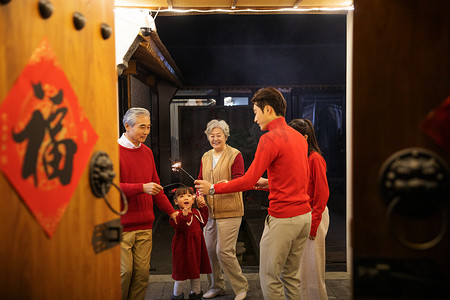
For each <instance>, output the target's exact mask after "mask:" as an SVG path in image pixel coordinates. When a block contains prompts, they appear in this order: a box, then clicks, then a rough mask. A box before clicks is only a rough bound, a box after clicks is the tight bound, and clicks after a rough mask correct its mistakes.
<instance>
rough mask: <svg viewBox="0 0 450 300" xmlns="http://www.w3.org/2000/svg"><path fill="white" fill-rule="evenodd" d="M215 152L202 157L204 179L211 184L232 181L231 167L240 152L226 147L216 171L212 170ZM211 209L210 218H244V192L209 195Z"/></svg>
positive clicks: (208, 200) (208, 201)
mask: <svg viewBox="0 0 450 300" xmlns="http://www.w3.org/2000/svg"><path fill="white" fill-rule="evenodd" d="M213 151H214V149H211V150H209V151H208V152H206V153H205V154H203V157H202V177H203V179H204V180H207V181H209V182H211V183H218V182H219V181H225V180H231V179H232V178H231V175H232V173H231V166H232V165H233V163H234V160H235V159H236V155H238V154H239V153H240V151H239V150H237V149H235V148H233V147H230V146H228V145H227V146H226V147H225V149H224V150H223V152H222V155H221V156H220V158H219V161H218V162H217V165H216V167H215V168H214V170H213V169H212V163H213ZM207 204H208V208H209V217H210V218H214V219H222V218H231V217H242V216H243V215H244V203H243V202H242V192H238V193H230V194H222V195H212V196H211V195H209V196H207Z"/></svg>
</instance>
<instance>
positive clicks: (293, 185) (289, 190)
mask: <svg viewBox="0 0 450 300" xmlns="http://www.w3.org/2000/svg"><path fill="white" fill-rule="evenodd" d="M266 129H268V130H269V132H267V133H266V134H264V135H263V136H261V138H260V140H259V143H258V147H257V149H256V153H255V159H254V160H253V162H252V164H251V165H250V167H249V168H248V170H247V172H246V173H245V175H244V176H242V177H240V178H237V179H234V180H231V181H229V182H227V183H217V184H215V185H214V188H215V190H216V193H217V194H225V193H234V192H238V191H246V190H251V189H253V187H254V185H255V184H256V182H257V181H258V179H259V178H260V177H261V176H262V175H263V173H264V172H265V171H266V170H267V177H268V179H269V190H270V193H269V200H270V203H269V208H268V213H269V214H270V215H271V216H274V217H276V218H290V217H295V216H299V215H303V214H305V213H308V212H310V211H311V207H310V205H309V196H308V193H307V189H308V183H309V165H308V144H307V142H306V139H305V138H304V137H303V136H302V135H301V134H300V133H299V132H298V131H296V130H295V129H293V128H292V127H290V126H288V125H287V124H286V121H285V119H284V118H282V117H280V118H277V119H275V120H273V121H271V122H270V123H269V124H267V128H266Z"/></svg>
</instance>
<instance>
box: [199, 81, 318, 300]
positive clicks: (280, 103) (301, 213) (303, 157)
mask: <svg viewBox="0 0 450 300" xmlns="http://www.w3.org/2000/svg"><path fill="white" fill-rule="evenodd" d="M252 102H253V112H254V113H255V122H256V123H257V124H258V125H259V127H260V128H261V130H263V131H266V130H268V131H269V132H267V133H266V134H264V135H263V136H262V137H261V138H260V140H259V143H258V147H257V149H256V153H255V159H254V160H253V162H252V164H251V165H250V167H249V168H248V170H247V172H246V173H245V175H244V176H242V177H239V178H237V179H233V180H231V181H228V182H224V183H216V184H211V183H209V182H208V181H204V180H196V181H195V187H196V188H197V189H199V190H200V192H202V193H204V194H205V195H208V194H209V195H212V194H224V193H234V192H238V191H246V190H250V189H252V188H254V187H256V188H266V187H268V188H269V191H270V194H269V200H270V204H269V208H268V210H267V211H268V216H267V218H266V222H265V225H264V232H263V235H262V237H261V241H260V266H259V268H260V269H259V276H260V280H261V290H262V292H263V296H264V299H266V300H281V299H283V300H284V299H291V300H295V299H300V273H299V265H300V257H301V255H302V251H303V247H304V245H305V242H306V239H307V238H308V236H309V230H310V227H311V207H310V205H309V196H308V194H307V188H308V182H309V166H308V144H307V142H306V139H305V138H304V137H303V136H302V135H301V134H300V133H299V132H298V131H296V130H295V129H293V128H291V127H289V126H288V125H287V124H286V121H285V119H284V116H285V114H286V100H285V99H284V97H283V95H282V94H281V93H280V92H279V91H278V90H277V89H275V88H264V89H261V90H259V91H258V92H256V93H255V95H254V96H253V98H252ZM266 170H267V175H268V180H267V179H262V178H261V175H263V173H264V171H266Z"/></svg>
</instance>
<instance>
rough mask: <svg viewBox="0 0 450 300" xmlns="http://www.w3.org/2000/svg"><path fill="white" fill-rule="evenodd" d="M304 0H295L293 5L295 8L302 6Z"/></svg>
mask: <svg viewBox="0 0 450 300" xmlns="http://www.w3.org/2000/svg"><path fill="white" fill-rule="evenodd" d="M302 2H303V0H297V1H295V3H294V5H293V6H292V7H293V8H298V7H299V6H300V3H302Z"/></svg>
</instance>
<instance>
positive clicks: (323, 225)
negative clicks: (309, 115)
mask: <svg viewBox="0 0 450 300" xmlns="http://www.w3.org/2000/svg"><path fill="white" fill-rule="evenodd" d="M289 126H291V127H292V128H294V129H295V130H297V131H298V132H300V133H301V134H302V135H303V136H304V137H305V139H306V141H307V142H308V161H309V169H310V181H309V187H308V195H309V196H310V200H309V203H310V205H311V209H312V220H311V231H310V233H309V239H308V240H307V241H306V244H305V248H304V249H303V254H302V257H301V260H300V278H301V295H302V300H308V299H325V300H326V299H328V296H327V288H326V286H325V237H326V235H327V231H328V225H329V223H330V217H329V215H328V208H327V202H328V196H329V194H330V192H329V189H328V181H327V175H326V171H327V165H326V162H325V159H324V158H323V157H322V152H321V151H320V149H319V145H318V144H317V139H316V134H315V132H314V126H313V124H312V123H311V121H310V120H307V119H294V120H292V121H291V122H290V123H289Z"/></svg>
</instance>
